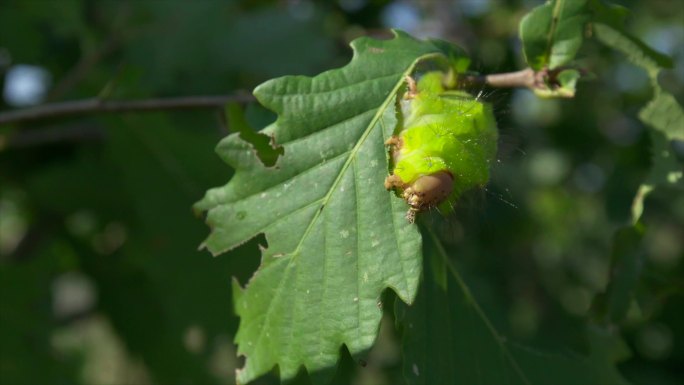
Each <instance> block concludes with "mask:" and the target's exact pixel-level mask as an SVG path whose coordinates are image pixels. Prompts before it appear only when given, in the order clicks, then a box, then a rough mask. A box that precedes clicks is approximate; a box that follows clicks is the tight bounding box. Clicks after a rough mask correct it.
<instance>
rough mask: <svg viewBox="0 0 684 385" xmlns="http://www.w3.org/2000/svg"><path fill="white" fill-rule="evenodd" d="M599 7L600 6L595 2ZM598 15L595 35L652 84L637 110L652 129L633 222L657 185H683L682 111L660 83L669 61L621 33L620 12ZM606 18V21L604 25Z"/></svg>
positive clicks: (683, 135)
mask: <svg viewBox="0 0 684 385" xmlns="http://www.w3.org/2000/svg"><path fill="white" fill-rule="evenodd" d="M594 6H595V7H599V5H596V4H595V5H594ZM598 9H599V10H600V12H598V14H599V15H600V17H599V18H598V20H597V21H596V22H595V23H594V25H593V30H594V33H595V35H596V38H597V39H598V40H599V41H600V42H601V43H603V44H605V45H607V46H609V47H611V48H613V49H615V50H618V51H620V52H622V53H623V54H625V56H626V57H627V59H629V61H631V62H632V63H634V64H635V65H637V66H639V67H641V68H643V69H644V70H645V71H646V72H647V74H648V77H649V79H650V81H651V86H652V87H653V99H652V100H651V101H650V102H649V103H648V104H647V105H646V107H644V108H643V109H642V110H641V111H640V112H639V119H641V121H642V122H644V123H646V124H647V125H649V126H650V127H651V128H652V129H653V130H655V131H651V134H650V136H651V142H652V144H651V146H652V148H651V154H652V157H651V161H652V165H651V172H650V173H649V175H648V177H647V178H646V181H645V182H644V183H643V184H642V185H641V186H640V187H639V190H638V191H637V194H636V196H635V198H634V201H633V204H632V222H634V223H636V222H637V221H638V220H639V218H641V215H642V213H643V205H644V203H643V202H644V199H645V198H646V196H647V195H648V194H649V193H650V192H651V191H653V189H654V188H655V187H656V186H664V185H667V186H678V187H679V188H683V187H684V182H683V181H682V178H683V177H684V172H682V167H683V164H682V162H681V161H678V160H677V156H676V154H675V152H674V148H673V146H674V144H673V142H672V141H673V140H684V110H682V107H681V106H680V105H679V103H678V102H677V100H676V99H675V98H674V96H672V95H671V94H669V93H668V92H667V91H665V90H664V89H663V88H662V87H661V86H660V84H659V80H658V76H659V74H660V72H661V70H662V69H664V68H669V67H671V66H672V62H671V60H670V59H669V58H668V57H667V56H665V55H663V54H660V53H658V52H656V51H654V50H653V49H651V48H649V47H648V46H647V45H645V44H644V43H642V42H641V41H639V40H638V39H636V38H634V37H632V36H631V35H629V34H628V33H626V32H624V31H623V30H622V28H621V26H619V25H616V24H617V23H616V20H621V18H620V17H619V16H620V15H621V14H622V13H621V12H620V11H614V12H613V14H612V15H613V17H610V15H611V13H610V12H609V9H608V8H604V7H600V8H598ZM616 12H617V14H616ZM602 21H605V22H606V23H609V24H604V23H603V22H602Z"/></svg>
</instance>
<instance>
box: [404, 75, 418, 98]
mask: <svg viewBox="0 0 684 385" xmlns="http://www.w3.org/2000/svg"><path fill="white" fill-rule="evenodd" d="M404 80H406V86H407V87H408V90H407V91H406V94H405V95H404V99H413V98H414V97H416V95H418V87H417V86H416V80H415V79H414V78H412V77H411V75H406V78H404Z"/></svg>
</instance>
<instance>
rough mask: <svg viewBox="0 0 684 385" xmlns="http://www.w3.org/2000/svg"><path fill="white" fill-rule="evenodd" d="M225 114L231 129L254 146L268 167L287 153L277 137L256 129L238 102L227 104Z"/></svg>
mask: <svg viewBox="0 0 684 385" xmlns="http://www.w3.org/2000/svg"><path fill="white" fill-rule="evenodd" d="M225 115H226V120H227V122H228V127H229V129H230V130H231V131H233V132H239V133H240V139H242V140H244V141H245V142H247V143H249V144H250V145H251V146H252V148H253V149H254V151H255V152H256V155H257V157H258V158H259V160H260V161H261V163H263V164H264V166H266V167H273V166H275V164H276V163H277V162H278V158H279V157H280V156H282V155H283V154H284V153H285V149H284V148H283V147H282V146H279V145H278V144H276V143H275V138H273V137H272V136H269V135H266V134H263V133H260V132H258V131H256V130H254V128H252V127H251V125H250V124H249V122H247V119H245V116H244V114H243V112H242V108H241V107H240V106H239V105H238V104H229V105H227V106H226V110H225Z"/></svg>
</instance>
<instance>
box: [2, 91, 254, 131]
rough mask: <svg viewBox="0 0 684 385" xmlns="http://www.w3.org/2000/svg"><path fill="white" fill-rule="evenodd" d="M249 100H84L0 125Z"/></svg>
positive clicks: (14, 116)
mask: <svg viewBox="0 0 684 385" xmlns="http://www.w3.org/2000/svg"><path fill="white" fill-rule="evenodd" d="M251 101H254V96H252V95H250V94H247V93H238V94H235V95H223V96H188V97H178V98H164V99H145V100H100V99H84V100H76V101H72V102H63V103H53V104H46V105H43V106H38V107H32V108H26V109H22V110H16V111H9V112H2V113H0V125H1V124H16V123H26V122H31V121H37V120H44V119H51V118H61V117H68V116H72V115H86V114H96V113H103V112H145V111H162V110H189V109H206V108H219V107H222V106H223V105H224V104H226V103H230V102H237V103H247V102H251Z"/></svg>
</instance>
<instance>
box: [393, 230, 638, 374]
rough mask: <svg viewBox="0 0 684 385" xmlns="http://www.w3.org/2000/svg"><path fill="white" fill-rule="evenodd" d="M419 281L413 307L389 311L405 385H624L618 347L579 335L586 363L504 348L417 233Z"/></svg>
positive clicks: (432, 242) (438, 250)
mask: <svg viewBox="0 0 684 385" xmlns="http://www.w3.org/2000/svg"><path fill="white" fill-rule="evenodd" d="M425 234H426V236H425V238H424V239H425V242H424V244H425V246H424V247H425V252H424V255H425V269H424V272H423V278H424V281H423V282H422V286H421V288H420V290H419V293H418V297H417V299H416V302H415V304H413V305H412V306H406V305H403V304H401V303H397V312H398V314H399V315H398V317H399V320H400V322H401V327H402V330H403V332H402V335H403V338H402V351H403V355H404V375H405V377H406V379H407V382H408V383H409V384H436V383H440V384H462V383H467V384H483V385H484V384H605V385H609V384H625V383H626V381H625V380H624V379H623V378H622V376H621V375H620V374H619V372H618V371H617V369H616V368H615V364H616V362H617V361H619V360H622V359H624V358H626V356H627V353H628V351H627V350H626V348H625V346H624V343H623V342H622V341H620V340H619V339H618V338H616V337H615V336H611V335H610V334H608V333H607V332H605V331H600V330H598V329H592V328H589V329H587V333H588V338H589V339H590V348H589V349H590V350H589V353H588V354H587V355H582V354H579V353H572V352H555V353H550V352H543V351H538V350H533V349H530V348H527V347H524V346H522V345H518V344H516V343H513V342H511V341H508V340H507V339H506V338H505V337H503V336H502V335H501V334H500V333H499V332H498V331H497V330H496V329H495V327H494V325H493V324H492V322H491V321H490V319H489V317H488V316H487V315H486V314H485V313H484V311H483V309H482V308H481V307H480V304H479V302H478V300H477V299H476V298H475V296H474V294H473V292H471V289H470V288H469V286H468V285H467V284H466V283H465V281H464V280H463V278H462V277H461V275H460V274H459V272H458V271H457V270H456V268H455V266H454V265H453V262H451V261H449V256H447V255H446V251H445V249H444V247H443V246H442V245H441V243H440V241H439V239H437V237H436V236H435V235H434V234H433V233H432V232H431V230H427V231H426V232H425Z"/></svg>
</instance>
